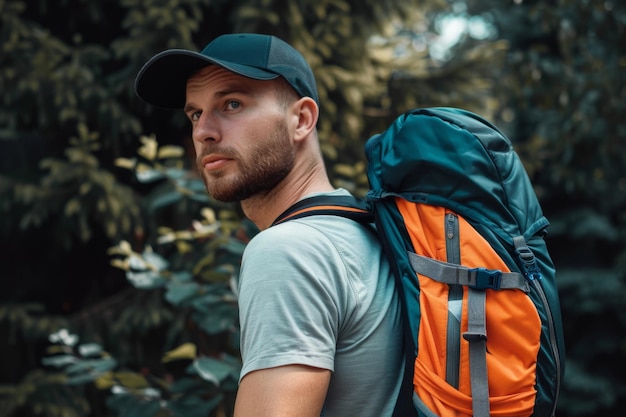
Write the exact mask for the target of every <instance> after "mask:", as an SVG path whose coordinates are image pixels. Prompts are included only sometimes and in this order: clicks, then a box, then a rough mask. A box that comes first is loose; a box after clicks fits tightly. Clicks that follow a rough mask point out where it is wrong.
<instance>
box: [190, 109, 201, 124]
mask: <svg viewBox="0 0 626 417" xmlns="http://www.w3.org/2000/svg"><path fill="white" fill-rule="evenodd" d="M189 119H190V120H191V121H192V122H196V121H198V120H199V119H200V112H199V111H195V112H193V113H191V114H190V115H189Z"/></svg>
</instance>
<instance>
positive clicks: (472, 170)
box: [274, 108, 565, 417]
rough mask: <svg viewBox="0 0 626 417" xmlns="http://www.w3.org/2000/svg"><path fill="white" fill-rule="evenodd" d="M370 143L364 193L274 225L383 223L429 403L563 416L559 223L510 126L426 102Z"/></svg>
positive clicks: (451, 412) (423, 398)
mask: <svg viewBox="0 0 626 417" xmlns="http://www.w3.org/2000/svg"><path fill="white" fill-rule="evenodd" d="M365 153H366V158H367V175H368V180H369V183H370V191H369V192H368V194H367V196H366V199H365V200H359V199H356V198H351V197H340V196H339V197H332V196H318V197H311V198H307V199H304V200H302V201H300V202H298V203H296V205H294V206H293V207H291V208H290V209H288V210H287V211H286V212H285V213H283V214H282V215H281V216H279V218H278V219H277V220H276V221H275V223H274V224H277V223H280V222H282V221H285V220H288V219H293V218H299V217H303V216H309V215H319V214H332V215H341V216H344V217H348V218H351V219H354V220H355V221H360V222H363V223H369V222H374V223H375V226H376V230H377V233H378V235H379V237H380V240H381V242H382V245H383V247H384V250H385V252H386V254H387V256H388V257H389V259H390V262H391V264H392V268H393V270H394V274H395V277H396V279H397V282H398V283H399V285H398V287H399V291H400V297H401V299H402V305H403V312H404V316H405V324H406V342H407V349H406V351H407V355H408V360H407V362H408V363H409V364H410V375H411V379H412V381H413V384H412V385H413V386H412V393H411V396H412V397H413V405H414V407H415V410H416V411H417V415H418V416H420V417H431V416H472V415H473V416H476V417H486V416H516V417H517V416H520V417H521V416H536V417H543V416H546V417H547V416H554V415H555V412H556V404H557V397H558V393H559V389H560V385H561V381H562V378H563V373H564V359H565V358H564V342H563V328H562V322H561V313H560V306H559V298H558V292H557V285H556V278H555V268H554V265H553V263H552V261H551V259H550V256H549V253H548V250H547V247H546V243H545V241H544V236H545V234H546V228H547V226H548V224H549V223H548V220H547V219H546V218H545V217H544V215H543V214H542V210H541V207H540V205H539V202H538V200H537V197H536V195H535V192H534V190H533V188H532V185H531V183H530V180H529V178H528V175H527V173H526V171H525V170H524V167H523V165H522V163H521V161H520V159H519V157H518V155H517V154H516V153H515V151H514V150H513V147H512V144H511V142H510V141H509V139H508V138H506V136H505V135H504V134H502V133H501V132H500V131H499V130H498V129H497V128H496V127H494V126H493V125H492V124H491V123H489V122H488V121H486V120H484V119H483V118H481V117H480V116H478V115H476V114H473V113H471V112H468V111H465V110H461V109H454V108H424V109H414V110H411V111H408V112H406V113H405V114H403V115H401V116H400V117H398V118H397V119H396V120H395V122H393V123H392V125H391V126H389V128H388V129H387V130H385V131H384V132H382V133H381V134H377V135H374V136H372V137H371V138H370V139H369V140H368V141H367V143H366V145H365ZM397 414H398V415H406V414H403V413H400V412H399V413H397Z"/></svg>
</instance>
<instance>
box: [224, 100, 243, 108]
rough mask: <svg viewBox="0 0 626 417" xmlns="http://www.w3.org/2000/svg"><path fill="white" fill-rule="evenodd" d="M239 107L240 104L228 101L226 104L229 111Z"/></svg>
mask: <svg viewBox="0 0 626 417" xmlns="http://www.w3.org/2000/svg"><path fill="white" fill-rule="evenodd" d="M240 106H241V103H239V102H238V101H229V102H228V103H227V104H226V107H227V108H228V109H229V110H235V109H238V108H239V107H240Z"/></svg>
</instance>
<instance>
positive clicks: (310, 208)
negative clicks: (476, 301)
mask: <svg viewBox="0 0 626 417" xmlns="http://www.w3.org/2000/svg"><path fill="white" fill-rule="evenodd" d="M319 214H326V215H335V216H341V217H346V218H348V219H352V220H354V221H357V222H360V223H373V222H374V215H373V214H372V213H371V212H370V211H369V210H368V208H367V203H366V202H365V200H361V199H358V198H356V197H352V196H343V195H338V196H332V195H321V196H316V197H309V198H305V199H304V200H300V201H298V202H297V203H296V204H294V205H293V206H291V207H289V208H288V209H287V210H285V211H284V212H283V213H282V214H281V215H280V216H278V217H277V218H276V220H274V223H272V226H274V225H277V224H279V223H282V222H284V221H286V220H291V219H300V218H302V217H307V216H311V215H319Z"/></svg>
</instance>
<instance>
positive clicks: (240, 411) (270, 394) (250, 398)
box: [235, 365, 331, 417]
mask: <svg viewBox="0 0 626 417" xmlns="http://www.w3.org/2000/svg"><path fill="white" fill-rule="evenodd" d="M330 375H331V372H330V371H329V370H327V369H321V368H315V367H311V366H304V365H287V366H279V367H276V368H268V369H261V370H258V371H253V372H250V373H249V374H247V375H246V376H245V377H244V378H243V379H242V380H241V383H240V384H239V391H238V392H237V399H236V401H235V417H253V416H254V417H319V415H320V413H321V411H322V406H323V405H324V399H325V398H326V391H327V390H328V384H329V382H330Z"/></svg>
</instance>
